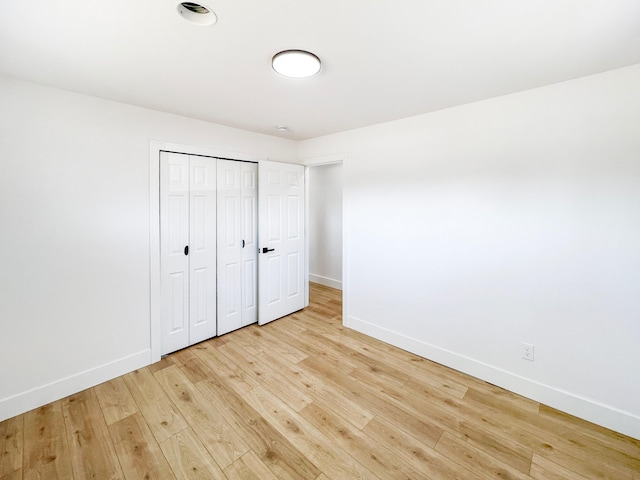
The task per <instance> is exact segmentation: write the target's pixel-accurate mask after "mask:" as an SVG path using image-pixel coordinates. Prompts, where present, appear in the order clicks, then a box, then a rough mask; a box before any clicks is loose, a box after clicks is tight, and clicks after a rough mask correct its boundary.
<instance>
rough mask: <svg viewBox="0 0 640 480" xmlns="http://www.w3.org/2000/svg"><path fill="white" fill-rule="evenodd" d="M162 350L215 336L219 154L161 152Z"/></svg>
mask: <svg viewBox="0 0 640 480" xmlns="http://www.w3.org/2000/svg"><path fill="white" fill-rule="evenodd" d="M160 255H161V260H160V275H161V281H160V290H161V297H162V300H161V302H162V304H161V314H160V316H161V322H162V353H163V354H166V353H169V352H174V351H176V350H179V349H181V348H184V347H187V346H189V345H192V344H194V343H197V342H201V341H202V340H206V339H207V338H211V337H213V336H215V335H216V159H213V158H208V157H199V156H191V155H182V154H177V153H169V152H161V154H160Z"/></svg>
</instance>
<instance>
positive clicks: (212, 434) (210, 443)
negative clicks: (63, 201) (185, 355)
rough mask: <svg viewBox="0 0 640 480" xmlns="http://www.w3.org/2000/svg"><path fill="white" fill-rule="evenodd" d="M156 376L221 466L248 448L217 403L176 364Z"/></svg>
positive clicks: (234, 459)
mask: <svg viewBox="0 0 640 480" xmlns="http://www.w3.org/2000/svg"><path fill="white" fill-rule="evenodd" d="M155 376H156V378H157V379H158V381H159V382H160V384H161V385H162V387H163V388H164V390H165V391H166V392H167V394H168V395H169V397H170V398H171V400H172V401H173V402H174V403H175V405H176V406H177V407H178V410H180V412H181V413H182V416H183V417H184V418H185V420H186V421H187V423H188V424H189V425H190V426H191V428H192V429H193V431H194V432H195V433H196V435H197V436H198V438H199V439H200V441H201V442H202V443H203V445H204V446H205V448H206V449H207V450H208V451H209V454H211V456H212V457H213V459H214V460H215V461H216V463H217V464H218V465H219V466H220V468H222V469H223V470H224V469H225V468H227V467H228V466H229V465H231V464H232V463H233V462H235V461H236V460H237V459H238V458H240V457H241V456H242V455H244V454H245V453H247V451H249V447H248V446H247V444H246V443H245V442H244V440H242V438H241V437H240V435H238V433H237V432H236V431H235V430H234V429H233V428H232V427H231V425H230V424H229V422H227V421H226V420H225V418H224V416H223V415H222V414H221V413H220V412H219V411H218V410H217V409H216V408H215V405H214V404H212V403H211V402H209V401H207V399H206V398H205V397H204V396H203V394H202V392H200V391H199V390H198V389H197V388H196V387H195V386H194V385H193V384H192V383H191V382H190V381H189V379H188V378H187V377H186V376H185V374H184V373H182V372H181V371H180V369H179V368H178V367H177V366H175V365H174V366H171V367H167V368H164V369H162V370H160V371H159V372H157V373H156V374H155Z"/></svg>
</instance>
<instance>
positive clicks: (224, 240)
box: [217, 159, 258, 335]
mask: <svg viewBox="0 0 640 480" xmlns="http://www.w3.org/2000/svg"><path fill="white" fill-rule="evenodd" d="M217 223H218V335H223V334H225V333H228V332H230V331H232V330H236V329H238V328H240V327H244V326H247V325H250V324H252V323H256V322H257V321H258V278H257V274H258V263H257V262H258V244H257V241H258V166H257V164H255V163H248V162H237V161H233V160H222V159H219V160H218V222H217Z"/></svg>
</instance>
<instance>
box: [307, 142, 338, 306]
mask: <svg viewBox="0 0 640 480" xmlns="http://www.w3.org/2000/svg"><path fill="white" fill-rule="evenodd" d="M346 158H347V155H346V154H337V155H327V156H322V157H315V158H310V159H306V160H303V164H304V165H305V166H306V183H307V199H308V201H307V219H308V221H307V239H308V243H307V252H308V262H307V272H308V277H309V281H310V282H313V283H317V284H320V285H324V286H328V287H331V288H335V289H338V290H341V291H342V292H341V296H342V297H345V298H343V305H342V308H341V313H342V311H345V312H346V311H347V305H346V303H344V302H345V300H346V295H344V292H345V291H346V289H347V288H348V283H347V279H348V274H347V273H348V272H347V271H346V269H345V267H344V265H346V261H345V253H344V252H345V247H344V246H345V245H346V244H347V238H346V236H345V233H346V231H347V230H346V229H345V228H344V222H345V201H344V197H343V165H344V161H345V160H346Z"/></svg>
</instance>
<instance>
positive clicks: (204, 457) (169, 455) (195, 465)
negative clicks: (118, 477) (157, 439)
mask: <svg viewBox="0 0 640 480" xmlns="http://www.w3.org/2000/svg"><path fill="white" fill-rule="evenodd" d="M160 448H161V449H162V452H163V453H164V456H165V457H166V459H167V461H168V462H169V464H170V465H171V468H172V469H173V471H174V472H175V474H176V476H177V477H178V478H179V479H185V480H187V479H188V480H227V477H225V475H224V473H223V472H222V470H220V467H219V466H218V464H217V463H216V462H215V461H214V460H213V458H212V457H211V455H210V454H209V452H208V451H207V449H206V448H205V447H204V445H202V442H201V441H200V440H199V439H198V437H197V435H196V434H195V432H194V431H193V430H192V429H191V428H186V429H184V430H183V431H181V432H178V433H176V434H175V435H172V436H171V437H169V438H168V439H166V440H165V441H164V442H162V443H161V444H160ZM241 458H243V457H241ZM232 465H233V464H232Z"/></svg>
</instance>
